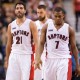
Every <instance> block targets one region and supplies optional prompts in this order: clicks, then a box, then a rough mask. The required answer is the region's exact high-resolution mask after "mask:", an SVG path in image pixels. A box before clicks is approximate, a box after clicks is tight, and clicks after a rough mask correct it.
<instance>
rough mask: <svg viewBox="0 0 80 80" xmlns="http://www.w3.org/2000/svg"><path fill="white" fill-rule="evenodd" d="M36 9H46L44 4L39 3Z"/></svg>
mask: <svg viewBox="0 0 80 80" xmlns="http://www.w3.org/2000/svg"><path fill="white" fill-rule="evenodd" d="M38 9H44V10H46V6H45V5H39V6H38Z"/></svg>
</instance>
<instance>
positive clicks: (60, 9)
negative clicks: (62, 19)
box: [54, 7, 66, 14]
mask: <svg viewBox="0 0 80 80" xmlns="http://www.w3.org/2000/svg"><path fill="white" fill-rule="evenodd" d="M54 11H56V12H60V11H62V13H63V14H66V11H65V10H64V9H63V8H61V7H56V8H55V9H54Z"/></svg>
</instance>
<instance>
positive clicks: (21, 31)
mask: <svg viewBox="0 0 80 80" xmlns="http://www.w3.org/2000/svg"><path fill="white" fill-rule="evenodd" d="M19 34H20V35H25V36H28V35H29V32H27V31H24V30H17V31H14V33H12V35H13V36H16V35H19Z"/></svg>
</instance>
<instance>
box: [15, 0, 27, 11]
mask: <svg viewBox="0 0 80 80" xmlns="http://www.w3.org/2000/svg"><path fill="white" fill-rule="evenodd" d="M18 4H19V5H23V6H24V9H25V10H26V4H25V3H23V2H22V1H20V2H18V3H16V4H15V8H16V6H17V5H18Z"/></svg>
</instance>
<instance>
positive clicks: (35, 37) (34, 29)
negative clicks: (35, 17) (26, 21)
mask: <svg viewBox="0 0 80 80" xmlns="http://www.w3.org/2000/svg"><path fill="white" fill-rule="evenodd" d="M30 29H31V33H32V36H33V41H34V44H35V53H38V31H37V27H36V24H35V23H34V22H33V21H31V22H30Z"/></svg>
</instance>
